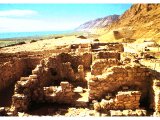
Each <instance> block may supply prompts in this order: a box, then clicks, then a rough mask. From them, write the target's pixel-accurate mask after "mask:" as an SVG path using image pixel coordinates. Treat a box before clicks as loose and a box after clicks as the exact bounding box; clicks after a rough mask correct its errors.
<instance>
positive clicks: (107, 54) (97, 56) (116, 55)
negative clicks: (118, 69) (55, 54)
mask: <svg viewBox="0 0 160 120" xmlns="http://www.w3.org/2000/svg"><path fill="white" fill-rule="evenodd" d="M110 58H114V59H118V60H120V53H119V52H115V51H111V52H110V51H106V52H104V51H103V52H102V51H100V52H94V53H92V61H94V60H96V59H110Z"/></svg>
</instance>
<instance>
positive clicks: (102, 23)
mask: <svg viewBox="0 0 160 120" xmlns="http://www.w3.org/2000/svg"><path fill="white" fill-rule="evenodd" d="M118 18H119V15H110V16H107V17H104V18H98V19H96V20H91V21H88V22H86V23H84V24H82V25H80V26H79V27H78V28H77V29H76V30H77V31H88V32H91V31H94V30H96V29H103V28H105V27H107V26H108V25H110V24H111V23H112V22H114V21H116V20H118Z"/></svg>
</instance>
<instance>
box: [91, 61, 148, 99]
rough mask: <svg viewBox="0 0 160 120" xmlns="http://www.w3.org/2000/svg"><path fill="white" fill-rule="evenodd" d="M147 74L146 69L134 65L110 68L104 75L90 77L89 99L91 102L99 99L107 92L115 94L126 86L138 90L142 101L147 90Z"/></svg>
mask: <svg viewBox="0 0 160 120" xmlns="http://www.w3.org/2000/svg"><path fill="white" fill-rule="evenodd" d="M149 74H150V73H149V71H148V69H147V68H145V67H142V66H139V65H136V64H135V65H133V66H131V65H124V66H113V67H110V68H108V69H107V71H106V73H103V74H102V75H98V76H94V75H93V76H92V78H91V79H90V81H89V89H90V92H89V97H90V99H91V100H93V99H101V98H103V97H104V96H105V95H106V94H107V93H108V92H109V93H115V92H116V91H117V90H118V91H119V89H121V87H123V86H128V87H129V89H133V90H140V91H141V92H142V99H144V98H145V97H146V96H147V92H148V90H149V89H148V87H149V80H150V78H149Z"/></svg>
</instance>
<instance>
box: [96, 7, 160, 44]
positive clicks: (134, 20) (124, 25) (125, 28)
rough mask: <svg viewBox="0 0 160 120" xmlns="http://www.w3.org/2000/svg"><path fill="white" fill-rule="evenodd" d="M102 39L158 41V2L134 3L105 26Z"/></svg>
mask: <svg viewBox="0 0 160 120" xmlns="http://www.w3.org/2000/svg"><path fill="white" fill-rule="evenodd" d="M99 39H100V40H102V41H108V40H121V39H135V40H137V41H139V42H142V41H143V40H145V39H150V40H151V39H152V40H155V41H157V42H160V4H134V5H132V6H131V8H130V9H129V10H127V11H126V12H125V13H124V14H123V15H122V16H120V18H119V19H118V20H117V21H115V22H114V23H112V24H111V25H109V26H108V27H106V28H105V34H104V35H102V36H101V37H100V38H99Z"/></svg>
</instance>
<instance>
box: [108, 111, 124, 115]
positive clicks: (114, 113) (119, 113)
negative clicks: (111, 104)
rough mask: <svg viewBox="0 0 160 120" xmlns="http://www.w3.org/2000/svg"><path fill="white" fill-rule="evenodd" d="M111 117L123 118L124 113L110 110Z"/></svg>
mask: <svg viewBox="0 0 160 120" xmlns="http://www.w3.org/2000/svg"><path fill="white" fill-rule="evenodd" d="M110 114H111V116H122V115H123V114H122V112H121V111H120V110H110Z"/></svg>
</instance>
